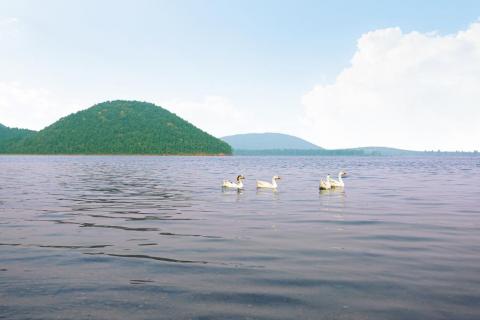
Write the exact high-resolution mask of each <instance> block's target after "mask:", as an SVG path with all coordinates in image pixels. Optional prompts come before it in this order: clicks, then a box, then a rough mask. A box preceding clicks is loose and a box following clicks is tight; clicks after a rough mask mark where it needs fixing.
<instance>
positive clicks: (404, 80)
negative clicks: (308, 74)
mask: <svg viewBox="0 0 480 320" xmlns="http://www.w3.org/2000/svg"><path fill="white" fill-rule="evenodd" d="M302 103H303V105H304V110H305V122H306V123H307V127H308V132H309V138H311V139H312V140H313V141H315V142H316V143H318V144H319V145H321V146H324V147H353V146H365V145H376V146H393V147H402V148H410V149H417V150H423V149H429V150H430V149H438V148H440V149H443V150H473V149H480V23H479V22H477V23H473V24H472V25H471V26H470V27H469V28H468V29H467V30H465V31H460V32H458V33H456V34H452V35H446V36H442V35H439V34H437V33H419V32H411V33H403V32H402V31H401V30H400V29H399V28H389V29H382V30H376V31H372V32H369V33H366V34H364V35H362V36H361V38H360V39H359V40H358V43H357V51H356V53H355V55H354V56H353V58H352V60H351V66H349V67H348V68H346V69H344V70H343V71H342V72H341V73H340V74H339V75H338V76H337V78H336V80H335V82H334V83H333V84H321V85H317V86H315V87H314V88H313V89H312V90H311V91H310V92H308V93H307V94H305V95H304V96H303V98H302Z"/></svg>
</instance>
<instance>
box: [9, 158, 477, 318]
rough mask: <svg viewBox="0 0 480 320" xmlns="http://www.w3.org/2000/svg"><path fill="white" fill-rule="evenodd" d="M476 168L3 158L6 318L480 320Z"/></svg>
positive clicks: (395, 161) (433, 162)
mask: <svg viewBox="0 0 480 320" xmlns="http://www.w3.org/2000/svg"><path fill="white" fill-rule="evenodd" d="M340 169H345V170H347V171H348V173H349V176H348V178H347V179H346V180H345V181H346V185H347V186H346V188H345V190H344V191H343V192H342V191H337V192H325V193H320V192H319V190H318V182H319V178H320V177H321V176H325V175H326V174H327V173H331V174H336V172H338V170H340ZM237 174H243V175H245V176H246V181H245V183H246V189H245V191H244V192H241V193H237V192H235V191H229V192H223V191H222V189H221V187H220V185H221V181H222V180H223V179H224V178H229V179H233V178H234V177H235V176H236V175H237ZM274 174H278V175H280V176H282V178H283V179H282V180H281V181H280V182H279V184H280V186H279V189H278V192H271V191H268V190H267V191H261V192H257V191H256V189H255V179H256V178H262V179H265V180H269V179H270V178H271V176H272V175H274ZM479 177H480V157H472V158H468V157H458V158H437V157H425V158H387V157H385V158H369V157H365V158H350V157H343V158H333V157H220V158H215V157H108V156H105V157H82V156H72V157H68V156H66V157H48V156H45V157H36V156H25V157H23V156H2V157H0V318H2V319H172V318H175V319H192V318H193V319H480V207H479V205H480V178H479Z"/></svg>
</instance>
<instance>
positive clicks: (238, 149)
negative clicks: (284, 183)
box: [222, 133, 477, 156]
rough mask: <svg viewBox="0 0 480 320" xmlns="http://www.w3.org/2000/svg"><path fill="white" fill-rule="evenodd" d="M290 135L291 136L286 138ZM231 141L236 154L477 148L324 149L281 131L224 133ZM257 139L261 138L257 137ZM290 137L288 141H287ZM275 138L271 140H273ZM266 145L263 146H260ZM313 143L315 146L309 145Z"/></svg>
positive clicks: (401, 153) (382, 152) (398, 152)
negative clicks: (298, 144) (296, 142)
mask: <svg viewBox="0 0 480 320" xmlns="http://www.w3.org/2000/svg"><path fill="white" fill-rule="evenodd" d="M285 137H288V140H287V139H285ZM222 139H223V140H225V141H227V142H229V143H230V145H231V146H232V147H233V153H234V154H235V155H252V156H254V155H257V156H262V155H271V156H415V155H462V154H477V153H475V152H473V153H472V152H469V153H468V152H464V153H462V152H439V151H412V150H404V149H397V148H389V147H371V146H370V147H357V148H346V149H324V148H321V147H318V146H316V145H314V144H313V143H310V142H308V141H306V140H303V139H301V138H298V137H295V136H291V135H284V134H279V133H252V134H238V135H233V136H227V137H223V138H222ZM256 140H259V142H258V141H256ZM285 140H286V141H285ZM270 141H271V143H270ZM289 141H301V142H302V146H305V147H304V148H295V144H290V143H289ZM259 146H262V147H263V148H260V147H259ZM308 146H313V147H310V148H309V147H308Z"/></svg>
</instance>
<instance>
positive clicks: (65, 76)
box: [0, 0, 480, 151]
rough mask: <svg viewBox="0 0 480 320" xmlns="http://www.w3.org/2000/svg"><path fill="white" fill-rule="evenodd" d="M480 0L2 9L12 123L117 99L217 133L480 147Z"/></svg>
mask: <svg viewBox="0 0 480 320" xmlns="http://www.w3.org/2000/svg"><path fill="white" fill-rule="evenodd" d="M479 18H480V1H442V0H436V1H433V0H432V1H427V0H425V1H409V0H407V1H380V0H377V1H368V0H367V1H320V0H317V1H268V0H260V1H247V0H242V1H233V0H232V1H213V0H211V1H201V0H196V1H183V0H178V1H160V0H158V1H142V0H136V1H118V0H117V1H106V0H105V1H91V0H82V1H75V0H72V1H51V0H44V1H24V0H16V1H11V0H0V123H2V124H4V125H7V126H10V127H21V128H29V129H35V130H39V129H42V128H44V127H46V126H48V125H50V124H52V123H53V122H55V121H56V120H58V119H59V118H61V117H64V116H67V115H68V114H70V113H72V112H76V111H79V110H82V109H86V108H88V107H90V106H92V105H94V104H96V103H100V102H103V101H106V100H116V99H128V100H141V101H148V102H152V103H155V104H157V105H160V106H162V107H164V108H166V109H168V110H170V111H172V112H174V113H176V114H177V115H179V116H181V117H182V118H184V119H186V120H188V121H190V122H191V123H193V124H194V125H196V126H198V127H200V128H201V129H203V130H205V131H207V132H209V133H211V134H213V135H215V136H217V137H222V136H225V135H232V134H238V133H249V132H281V133H287V134H293V135H296V136H299V137H301V138H304V139H307V140H309V141H311V142H313V143H315V144H317V145H319V146H322V147H325V148H348V147H359V146H388V147H396V148H403V149H411V150H438V149H440V150H449V151H456V150H464V151H472V150H480V20H479Z"/></svg>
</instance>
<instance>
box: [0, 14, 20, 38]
mask: <svg viewBox="0 0 480 320" xmlns="http://www.w3.org/2000/svg"><path fill="white" fill-rule="evenodd" d="M18 24H19V20H18V19H17V18H15V17H4V18H0V40H5V38H7V37H11V36H12V35H15V34H16V33H17V32H18Z"/></svg>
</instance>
